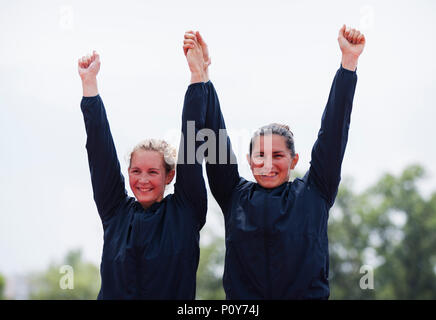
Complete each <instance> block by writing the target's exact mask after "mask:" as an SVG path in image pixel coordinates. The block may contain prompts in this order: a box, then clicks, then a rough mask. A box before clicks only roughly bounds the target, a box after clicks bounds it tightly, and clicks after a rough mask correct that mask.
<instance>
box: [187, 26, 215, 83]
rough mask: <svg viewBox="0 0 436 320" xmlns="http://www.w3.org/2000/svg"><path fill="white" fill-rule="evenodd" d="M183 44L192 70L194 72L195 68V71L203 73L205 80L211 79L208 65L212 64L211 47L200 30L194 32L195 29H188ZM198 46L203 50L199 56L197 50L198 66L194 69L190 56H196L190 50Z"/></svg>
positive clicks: (203, 79)
mask: <svg viewBox="0 0 436 320" xmlns="http://www.w3.org/2000/svg"><path fill="white" fill-rule="evenodd" d="M183 44H184V45H183V52H184V54H185V56H186V58H187V60H188V64H189V68H190V69H191V72H193V70H194V72H196V73H199V74H202V81H203V82H207V81H209V71H208V67H209V65H210V64H211V59H210V57H209V49H208V47H207V44H206V42H205V41H204V39H203V37H202V36H201V35H200V32H198V31H196V32H195V33H194V31H187V32H186V33H185V36H184V41H183ZM198 48H199V49H200V50H201V56H197V54H198V53H199V52H195V56H196V58H195V59H196V68H195V69H193V68H192V66H191V63H190V60H191V61H192V59H190V58H192V57H193V56H194V52H192V53H190V51H191V50H197V49H198ZM191 54H192V55H191ZM190 55H191V56H190ZM198 67H200V68H201V72H200V71H198V70H197V69H198ZM193 76H194V74H193Z"/></svg>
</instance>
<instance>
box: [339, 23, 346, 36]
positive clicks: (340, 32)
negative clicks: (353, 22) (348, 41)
mask: <svg viewBox="0 0 436 320" xmlns="http://www.w3.org/2000/svg"><path fill="white" fill-rule="evenodd" d="M345 30H346V26H345V24H344V25H343V26H342V28H341V29H339V35H338V36H339V37H340V38H341V37H344V33H345Z"/></svg>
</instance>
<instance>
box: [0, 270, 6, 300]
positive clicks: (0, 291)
mask: <svg viewBox="0 0 436 320" xmlns="http://www.w3.org/2000/svg"><path fill="white" fill-rule="evenodd" d="M5 286H6V280H5V277H3V276H2V274H0V300H4V299H5Z"/></svg>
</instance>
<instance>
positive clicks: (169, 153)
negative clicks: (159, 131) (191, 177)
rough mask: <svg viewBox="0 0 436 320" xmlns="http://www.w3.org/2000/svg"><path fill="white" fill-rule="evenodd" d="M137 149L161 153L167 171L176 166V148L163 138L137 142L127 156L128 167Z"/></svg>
mask: <svg viewBox="0 0 436 320" xmlns="http://www.w3.org/2000/svg"><path fill="white" fill-rule="evenodd" d="M138 150H145V151H157V152H159V153H160V154H162V156H163V158H164V162H165V170H166V172H167V173H168V172H170V171H171V170H174V169H175V167H176V154H177V152H176V148H174V147H173V146H172V145H170V144H169V143H168V142H166V141H165V140H160V139H146V140H144V141H141V142H140V143H138V144H137V145H136V146H135V147H134V148H133V150H132V151H131V152H130V154H129V156H128V159H127V160H128V161H127V162H128V163H129V168H130V165H131V161H132V155H133V154H134V153H135V152H136V151H138Z"/></svg>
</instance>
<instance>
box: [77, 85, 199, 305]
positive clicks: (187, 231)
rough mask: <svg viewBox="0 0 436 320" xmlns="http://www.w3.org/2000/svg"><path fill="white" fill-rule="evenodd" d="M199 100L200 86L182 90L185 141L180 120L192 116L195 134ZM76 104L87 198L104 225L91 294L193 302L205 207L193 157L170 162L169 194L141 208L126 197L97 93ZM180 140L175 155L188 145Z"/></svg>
mask: <svg viewBox="0 0 436 320" xmlns="http://www.w3.org/2000/svg"><path fill="white" fill-rule="evenodd" d="M206 97H207V94H206V85H205V84H204V83H196V84H191V85H190V86H189V87H188V90H187V92H186V95H185V101H184V107H183V113H182V132H183V134H184V135H183V137H185V139H187V138H188V136H187V124H186V122H187V121H188V120H193V121H195V133H196V132H197V131H198V130H199V129H201V128H202V127H203V126H204V119H205V113H206ZM81 109H82V112H83V116H84V120H85V126H86V133H87V142H86V148H87V151H88V162H89V168H90V171H91V180H92V188H93V191H94V200H95V203H96V205H97V209H98V213H99V215H100V217H101V220H102V222H103V229H104V245H103V255H102V262H101V267H100V273H101V289H100V293H99V295H98V299H195V286H196V271H197V267H198V261H199V232H200V229H201V228H202V227H203V225H204V223H205V218H206V212H207V193H206V188H205V184H204V180H203V174H202V167H201V162H200V164H198V163H197V162H196V163H194V164H187V162H186V161H185V162H184V163H185V164H179V163H178V164H177V168H176V174H177V176H176V182H175V185H174V194H170V195H167V196H166V197H165V198H164V199H163V200H162V201H161V202H156V203H154V204H153V205H152V206H151V207H149V208H148V209H147V210H144V209H143V207H142V206H141V204H140V203H139V202H137V201H136V200H135V199H134V198H131V197H129V196H128V195H127V191H126V189H125V184H124V178H123V175H122V174H121V170H120V164H119V162H118V158H117V154H116V150H115V146H114V142H113V140H112V135H111V132H110V128H109V123H108V120H107V117H106V111H105V108H104V106H103V102H102V100H101V98H100V96H96V97H83V99H82V102H81ZM191 140H192V139H191ZM182 142H184V141H183V140H181V144H180V148H182V149H179V154H180V155H181V157H182V158H183V157H185V156H184V155H186V150H185V149H186V147H187V145H188V143H182ZM190 142H191V143H193V141H190ZM198 146H199V143H196V145H195V147H198ZM181 151H183V152H181ZM185 158H186V157H185ZM185 160H186V159H185Z"/></svg>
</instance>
